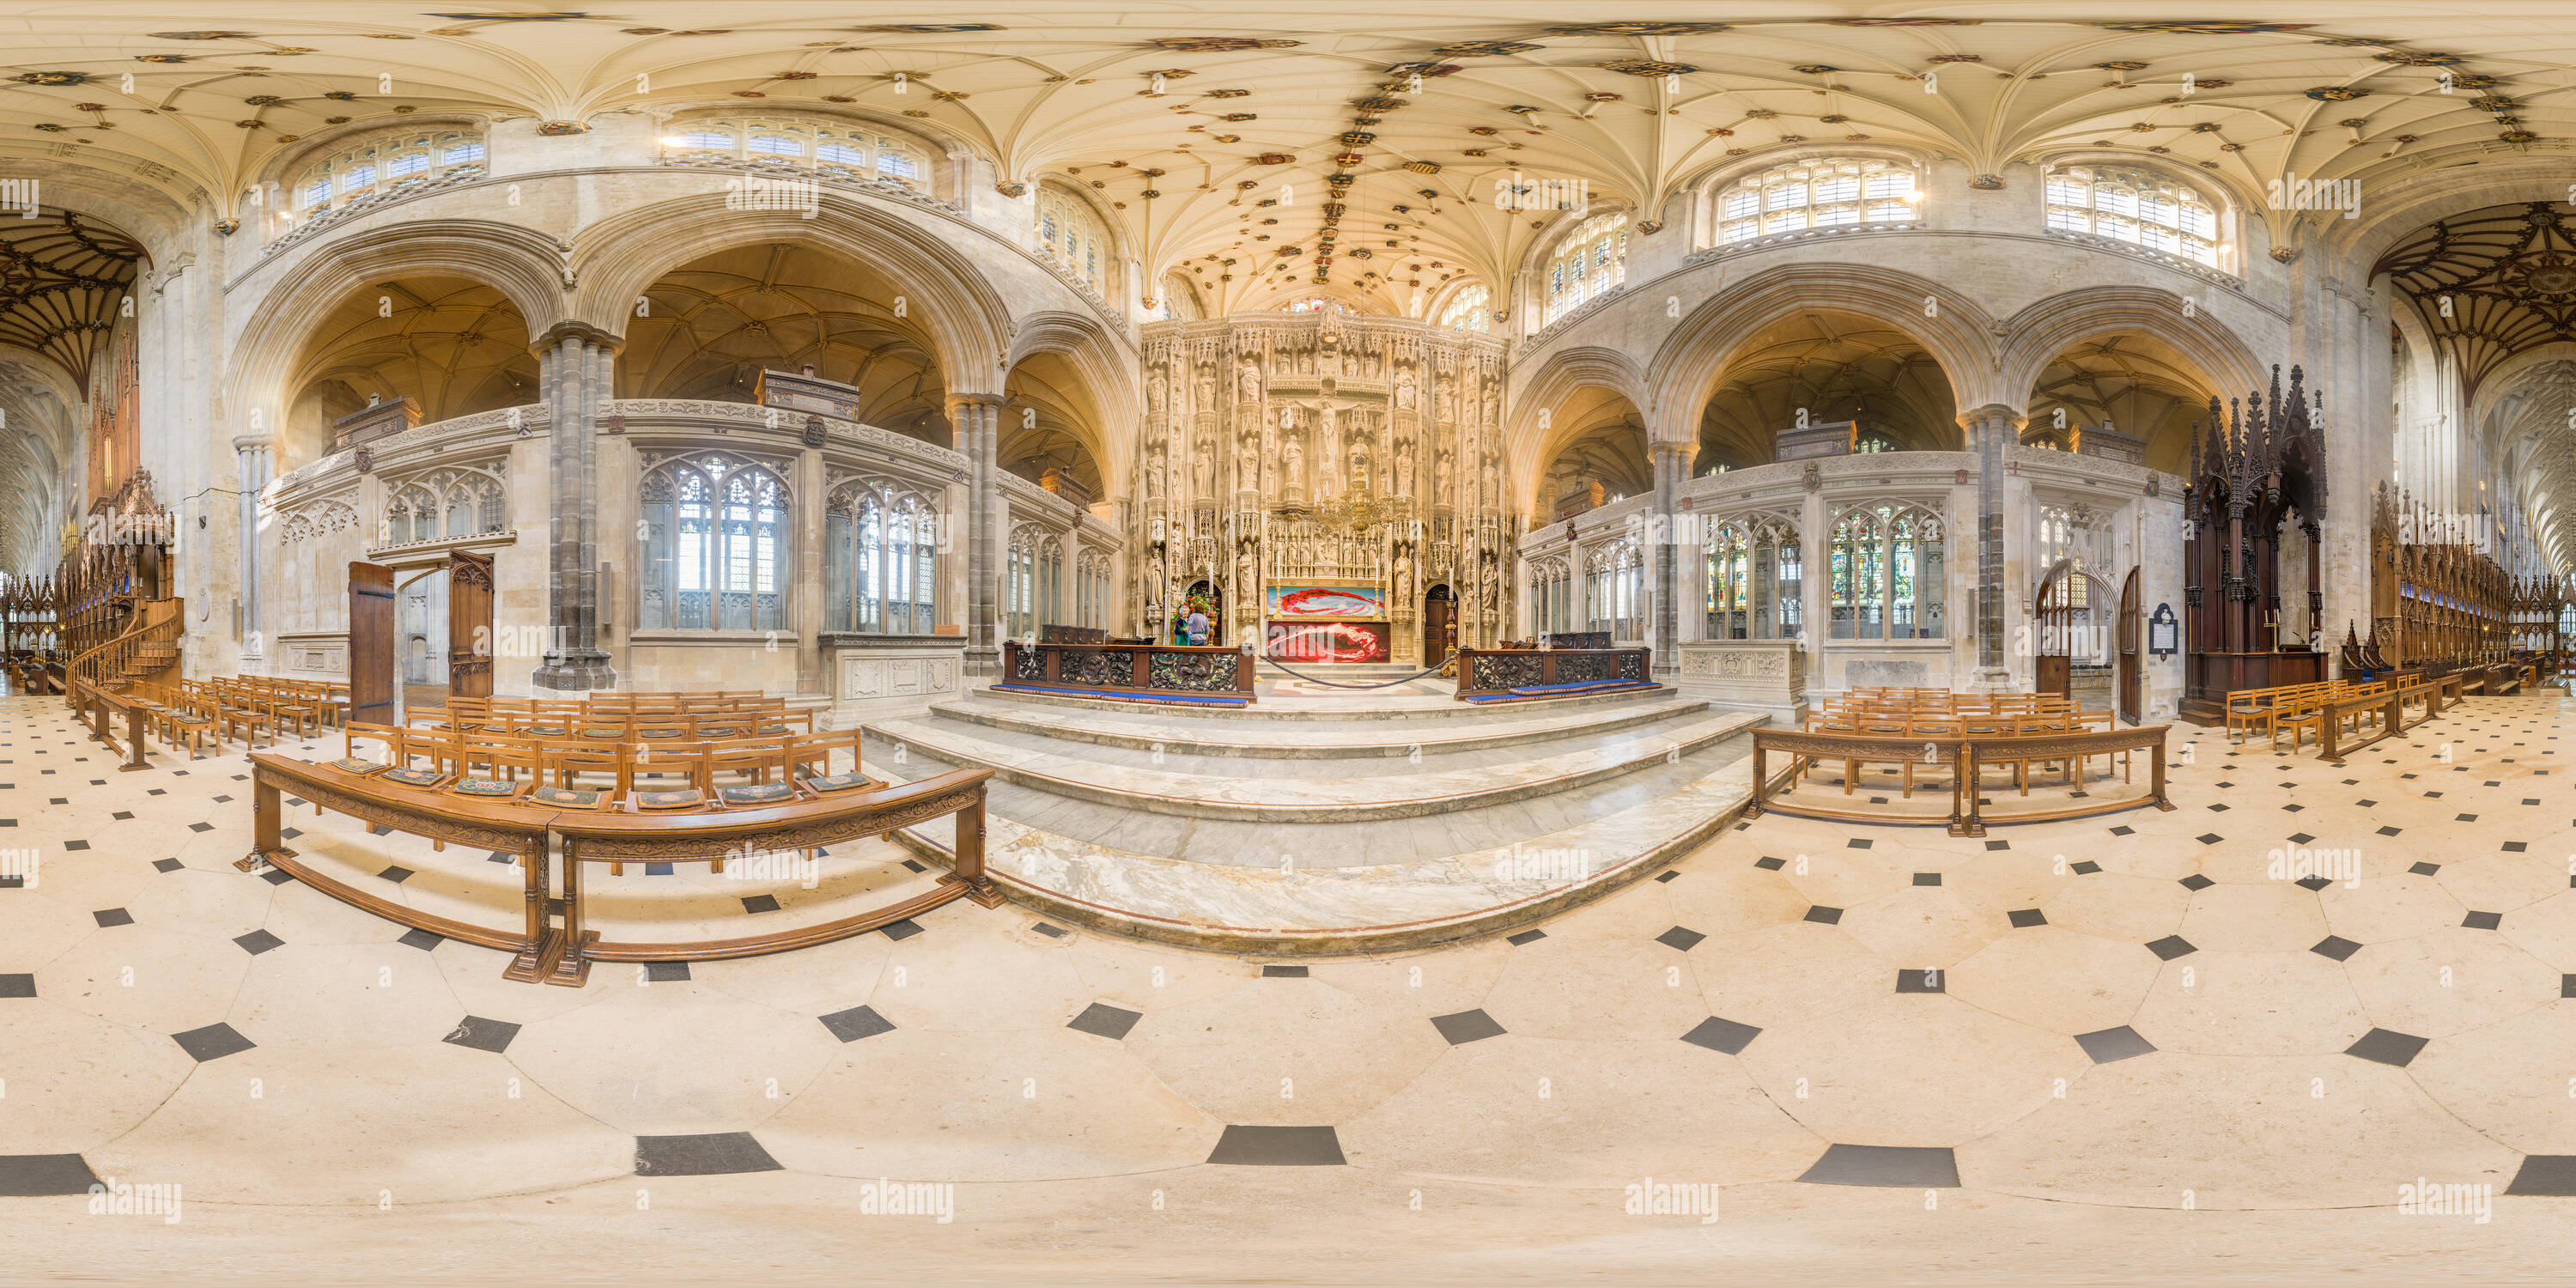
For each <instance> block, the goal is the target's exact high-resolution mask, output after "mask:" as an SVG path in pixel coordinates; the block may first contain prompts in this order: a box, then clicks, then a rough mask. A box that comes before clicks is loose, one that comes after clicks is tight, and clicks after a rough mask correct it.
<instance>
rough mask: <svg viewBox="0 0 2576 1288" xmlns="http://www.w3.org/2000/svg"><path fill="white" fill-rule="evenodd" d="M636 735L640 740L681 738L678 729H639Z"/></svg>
mask: <svg viewBox="0 0 2576 1288" xmlns="http://www.w3.org/2000/svg"><path fill="white" fill-rule="evenodd" d="M635 735H636V736H637V737H639V738H677V737H679V736H680V731H679V730H677V729H638V730H636V731H635Z"/></svg>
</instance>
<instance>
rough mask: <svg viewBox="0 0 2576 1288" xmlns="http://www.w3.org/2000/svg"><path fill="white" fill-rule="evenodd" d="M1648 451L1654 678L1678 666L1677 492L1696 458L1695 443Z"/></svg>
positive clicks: (1679, 547)
mask: <svg viewBox="0 0 2576 1288" xmlns="http://www.w3.org/2000/svg"><path fill="white" fill-rule="evenodd" d="M1649 450H1651V451H1652V452H1653V453H1654V468H1655V511H1654V514H1655V517H1654V521H1653V522H1651V523H1649V524H1648V525H1647V532H1648V534H1649V537H1650V538H1651V539H1652V540H1653V550H1652V552H1651V557H1652V558H1653V559H1654V561H1655V565H1654V566H1655V624H1654V631H1655V644H1654V647H1655V652H1654V665H1655V674H1656V675H1659V676H1671V675H1675V674H1678V673H1679V672H1680V670H1681V665H1682V653H1681V644H1680V640H1681V604H1680V601H1679V600H1678V599H1677V598H1676V596H1675V588H1676V587H1678V586H1680V585H1681V584H1682V578H1681V577H1680V576H1679V572H1680V568H1681V560H1682V554H1683V551H1682V545H1681V541H1680V538H1681V536H1682V533H1681V531H1680V527H1681V525H1680V523H1679V522H1678V518H1679V515H1680V506H1681V490H1682V482H1683V481H1684V480H1685V479H1688V478H1689V477H1690V468H1691V461H1692V459H1693V458H1695V457H1697V456H1698V455H1699V444H1698V443H1696V442H1663V443H1656V444H1653V445H1652V447H1651V448H1650V449H1649Z"/></svg>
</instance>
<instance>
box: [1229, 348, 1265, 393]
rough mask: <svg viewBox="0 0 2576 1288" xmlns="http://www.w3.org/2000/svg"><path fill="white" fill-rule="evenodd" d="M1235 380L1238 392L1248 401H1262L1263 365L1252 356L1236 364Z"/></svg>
mask: <svg viewBox="0 0 2576 1288" xmlns="http://www.w3.org/2000/svg"><path fill="white" fill-rule="evenodd" d="M1234 382H1235V389H1236V391H1237V393H1238V394H1239V395H1240V396H1241V397H1242V399H1243V401H1245V402H1246V403H1257V402H1260V401H1261V367H1260V365H1259V364H1257V363H1255V362H1253V360H1252V359H1250V358H1245V359H1243V360H1241V361H1239V362H1237V363H1236V364H1235V367H1234Z"/></svg>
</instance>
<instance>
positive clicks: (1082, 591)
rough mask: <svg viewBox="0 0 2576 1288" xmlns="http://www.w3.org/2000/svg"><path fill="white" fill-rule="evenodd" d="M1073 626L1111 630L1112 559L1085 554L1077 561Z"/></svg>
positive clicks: (1103, 555)
mask: <svg viewBox="0 0 2576 1288" xmlns="http://www.w3.org/2000/svg"><path fill="white" fill-rule="evenodd" d="M1073 593H1074V624H1075V625H1077V626H1091V627H1099V628H1102V629H1106V628H1107V627H1108V626H1109V556H1108V555H1107V554H1104V553H1102V552H1101V551H1098V550H1088V549H1086V550H1084V551H1083V552H1082V553H1081V554H1080V555H1079V556H1077V557H1076V558H1075V559H1074V592H1073Z"/></svg>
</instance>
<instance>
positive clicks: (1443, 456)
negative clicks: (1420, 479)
mask: <svg viewBox="0 0 2576 1288" xmlns="http://www.w3.org/2000/svg"><path fill="white" fill-rule="evenodd" d="M1449 462H1450V453H1449V449H1448V448H1445V447H1444V448H1441V449H1440V455H1439V457H1438V459H1437V460H1435V461H1434V462H1433V468H1434V470H1435V471H1436V472H1435V473H1434V474H1433V475H1432V480H1431V499H1432V500H1434V501H1446V500H1448V499H1449V469H1450V464H1449Z"/></svg>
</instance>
